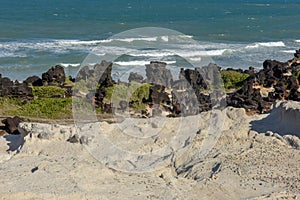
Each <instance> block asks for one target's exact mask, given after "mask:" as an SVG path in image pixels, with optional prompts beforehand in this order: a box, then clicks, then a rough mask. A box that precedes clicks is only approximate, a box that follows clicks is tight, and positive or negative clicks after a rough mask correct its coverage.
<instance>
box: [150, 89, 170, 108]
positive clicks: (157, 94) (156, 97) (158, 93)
mask: <svg viewBox="0 0 300 200" xmlns="http://www.w3.org/2000/svg"><path fill="white" fill-rule="evenodd" d="M149 102H150V103H151V104H157V105H160V104H171V100H170V98H169V95H168V93H167V92H165V86H163V85H153V86H151V87H150V93H149Z"/></svg>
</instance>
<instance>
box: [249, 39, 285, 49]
mask: <svg viewBox="0 0 300 200" xmlns="http://www.w3.org/2000/svg"><path fill="white" fill-rule="evenodd" d="M284 46H285V44H284V42H282V41H279V42H259V43H255V44H253V45H248V46H246V47H245V48H246V49H253V48H259V47H284Z"/></svg>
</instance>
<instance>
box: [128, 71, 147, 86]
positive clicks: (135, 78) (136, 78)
mask: <svg viewBox="0 0 300 200" xmlns="http://www.w3.org/2000/svg"><path fill="white" fill-rule="evenodd" d="M143 80H144V77H143V76H142V75H140V74H138V73H135V72H130V74H129V77H128V81H129V82H131V81H135V82H137V83H143Z"/></svg>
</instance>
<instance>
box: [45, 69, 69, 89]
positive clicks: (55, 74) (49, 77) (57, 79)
mask: <svg viewBox="0 0 300 200" xmlns="http://www.w3.org/2000/svg"><path fill="white" fill-rule="evenodd" d="M65 79H66V74H65V70H64V67H62V66H60V65H56V66H55V67H51V68H50V69H49V70H48V71H47V72H45V73H43V74H42V80H43V82H44V83H45V84H46V85H48V84H59V85H63V84H64V82H65Z"/></svg>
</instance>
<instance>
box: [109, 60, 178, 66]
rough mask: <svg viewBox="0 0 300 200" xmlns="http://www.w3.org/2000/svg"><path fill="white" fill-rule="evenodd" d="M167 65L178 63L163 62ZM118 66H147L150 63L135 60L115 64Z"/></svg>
mask: <svg viewBox="0 0 300 200" xmlns="http://www.w3.org/2000/svg"><path fill="white" fill-rule="evenodd" d="M163 62H165V63H167V64H169V65H170V64H175V63H176V61H163ZM114 63H115V64H117V65H120V66H145V65H146V64H150V61H147V60H134V61H118V62H114Z"/></svg>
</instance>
